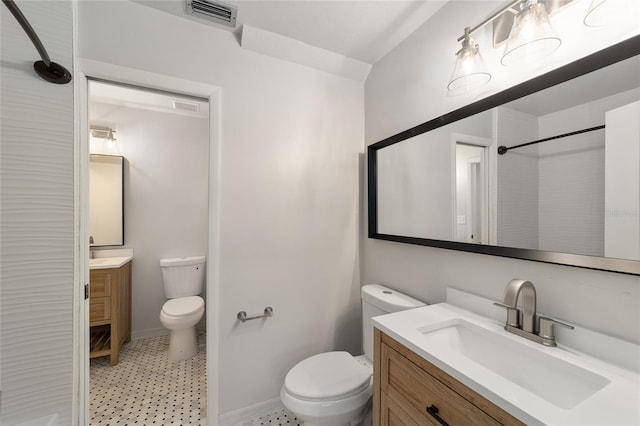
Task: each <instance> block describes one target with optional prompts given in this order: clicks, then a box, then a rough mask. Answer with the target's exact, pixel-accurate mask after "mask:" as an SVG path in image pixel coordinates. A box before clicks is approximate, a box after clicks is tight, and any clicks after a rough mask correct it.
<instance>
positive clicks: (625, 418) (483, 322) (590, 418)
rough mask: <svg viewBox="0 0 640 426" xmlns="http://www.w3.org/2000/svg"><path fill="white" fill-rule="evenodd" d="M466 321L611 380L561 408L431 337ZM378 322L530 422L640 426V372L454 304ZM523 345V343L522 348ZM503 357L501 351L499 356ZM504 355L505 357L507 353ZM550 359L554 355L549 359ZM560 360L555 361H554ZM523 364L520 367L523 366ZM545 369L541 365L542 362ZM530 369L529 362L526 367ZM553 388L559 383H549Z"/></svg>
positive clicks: (377, 323) (525, 421)
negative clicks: (542, 340) (528, 335)
mask: <svg viewBox="0 0 640 426" xmlns="http://www.w3.org/2000/svg"><path fill="white" fill-rule="evenodd" d="M458 320H463V321H466V322H467V323H470V324H471V326H472V327H480V328H481V329H483V330H479V329H477V328H476V330H479V331H482V332H483V333H484V332H490V333H496V334H497V335H498V336H499V337H500V339H505V338H506V339H512V340H513V341H514V342H517V343H519V344H521V347H522V348H524V350H525V351H526V352H527V353H534V352H531V351H541V352H535V353H534V354H540V355H541V356H542V358H543V359H545V358H544V357H547V356H551V357H555V358H557V360H560V361H564V362H568V363H570V364H573V365H574V366H576V367H578V369H584V370H587V371H588V372H591V373H594V375H597V376H601V377H602V378H604V379H605V381H608V383H607V384H606V385H604V386H603V387H602V388H601V389H600V390H598V391H597V392H595V393H593V394H592V395H591V396H588V397H587V398H586V399H584V400H582V401H580V402H578V403H577V404H575V405H574V406H572V407H570V408H561V407H559V406H557V405H556V404H554V403H552V402H549V401H548V400H547V399H545V398H543V397H541V396H540V394H544V390H542V391H540V392H539V393H538V394H536V393H533V392H531V391H529V390H527V389H526V388H525V387H521V386H519V385H518V384H516V383H515V381H511V380H509V379H507V378H505V377H503V376H501V375H499V374H498V373H496V372H494V371H493V370H491V369H489V368H486V367H484V366H483V365H480V364H478V363H476V362H474V361H473V360H472V359H470V358H467V357H465V356H463V355H461V354H460V353H456V352H454V351H452V350H451V348H450V347H447V345H441V344H434V343H433V341H430V340H429V339H425V338H424V336H425V331H426V330H430V329H437V328H438V327H439V324H442V323H446V322H447V321H449V322H451V321H458ZM373 323H374V326H375V327H377V328H378V329H380V330H381V331H383V332H384V333H386V334H387V335H389V336H390V337H392V338H394V339H395V340H397V341H398V342H400V343H402V344H403V345H405V346H407V347H408V348H409V349H411V350H412V351H414V352H415V353H416V354H418V355H420V356H421V357H422V358H424V359H426V360H427V361H429V362H431V363H432V364H434V365H436V366H437V367H438V368H440V369H442V370H444V371H445V372H446V373H448V374H449V375H451V376H453V377H454V378H456V379H457V380H459V381H460V382H462V383H464V384H465V385H466V386H468V387H469V388H471V389H473V390H474V391H475V392H477V393H479V394H480V395H482V396H483V397H485V398H486V399H488V400H490V401H491V402H493V403H494V404H496V405H497V406H498V407H500V408H502V409H503V410H505V411H507V412H508V413H510V414H511V415H513V416H514V417H516V418H518V419H520V420H521V421H523V422H524V423H526V424H530V425H531V424H558V425H638V424H640V374H638V373H637V372H636V371H631V370H628V369H626V368H623V367H620V366H617V365H615V364H613V363H610V362H606V361H602V360H600V359H597V358H594V357H591V356H589V355H586V354H584V353H582V352H580V351H577V350H574V349H571V348H567V347H564V346H562V345H561V342H558V347H546V346H543V345H540V344H538V343H534V342H531V341H529V340H527V339H524V338H522V337H520V336H516V335H514V334H512V333H509V332H507V331H505V330H504V328H503V326H504V324H503V323H500V322H498V321H495V320H493V319H490V318H487V317H483V316H480V315H477V314H475V313H473V312H470V311H467V310H465V309H461V308H458V307H456V306H453V305H451V304H448V303H440V304H436V305H430V306H425V307H421V308H416V309H411V310H408V311H402V312H397V313H393V314H388V315H382V316H379V317H375V318H373ZM519 347H520V346H519ZM500 356H501V353H500V352H499V351H496V354H495V357H498V359H499V357H500ZM502 356H504V355H502ZM546 359H549V358H546ZM553 361H554V362H555V360H553ZM518 367H519V366H518ZM537 367H539V366H537ZM522 369H527V365H522ZM545 385H546V383H545ZM549 386H551V387H553V386H554V384H553V383H549Z"/></svg>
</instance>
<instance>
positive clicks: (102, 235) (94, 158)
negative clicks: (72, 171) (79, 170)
mask: <svg viewBox="0 0 640 426" xmlns="http://www.w3.org/2000/svg"><path fill="white" fill-rule="evenodd" d="M123 170H124V158H123V157H122V156H119V155H102V154H91V156H90V161H89V245H90V246H91V247H98V246H121V245H123V244H124V209H123V208H124V203H123Z"/></svg>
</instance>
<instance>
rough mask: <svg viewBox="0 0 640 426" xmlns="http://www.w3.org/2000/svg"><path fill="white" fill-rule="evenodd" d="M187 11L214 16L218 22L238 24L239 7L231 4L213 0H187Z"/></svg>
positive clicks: (233, 25) (231, 25) (229, 24)
mask: <svg viewBox="0 0 640 426" xmlns="http://www.w3.org/2000/svg"><path fill="white" fill-rule="evenodd" d="M187 11H188V12H189V13H193V14H199V15H205V16H208V17H209V18H213V20H214V21H215V22H216V23H218V24H223V25H228V26H230V27H233V28H235V26H236V15H237V14H238V8H237V7H235V6H232V5H230V4H226V3H222V2H219V1H213V0H187Z"/></svg>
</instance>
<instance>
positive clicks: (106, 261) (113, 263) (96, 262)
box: [89, 255, 133, 269]
mask: <svg viewBox="0 0 640 426" xmlns="http://www.w3.org/2000/svg"><path fill="white" fill-rule="evenodd" d="M131 259H133V256H132V255H123V256H111V257H96V258H94V259H89V269H110V268H119V267H121V266H122V265H124V264H125V263H127V262H128V261H130V260H131Z"/></svg>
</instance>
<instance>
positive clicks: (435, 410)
mask: <svg viewBox="0 0 640 426" xmlns="http://www.w3.org/2000/svg"><path fill="white" fill-rule="evenodd" d="M438 412H439V410H438V407H436V406H435V405H433V404H431V405H430V406H429V407H427V413H429V414H431V416H432V417H433V418H434V419H436V420H437V421H438V423H440V424H441V425H442V426H449V423H447V422H445V421H444V419H443V418H442V417H440V416H439V415H438Z"/></svg>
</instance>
